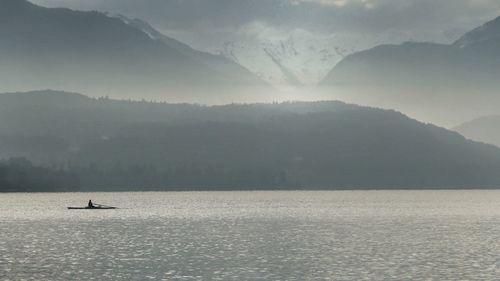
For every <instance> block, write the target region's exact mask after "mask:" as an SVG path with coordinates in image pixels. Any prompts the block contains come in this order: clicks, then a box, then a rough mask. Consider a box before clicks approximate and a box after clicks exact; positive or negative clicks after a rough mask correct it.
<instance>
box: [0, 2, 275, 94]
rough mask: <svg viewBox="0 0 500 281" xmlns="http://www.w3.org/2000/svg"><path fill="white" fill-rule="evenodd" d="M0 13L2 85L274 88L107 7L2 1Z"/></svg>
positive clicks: (156, 90) (119, 90)
mask: <svg viewBox="0 0 500 281" xmlns="http://www.w3.org/2000/svg"><path fill="white" fill-rule="evenodd" d="M0 16H1V22H2V24H1V25H0V55H1V56H2V58H3V61H2V64H1V65H0V82H1V85H2V87H1V88H2V89H3V90H4V91H5V90H11V91H17V90H23V89H33V88H35V89H38V88H64V89H70V90H74V91H82V90H84V91H85V92H87V93H90V94H93V95H94V96H102V95H106V94H108V95H112V96H120V97H127V96H128V95H132V94H135V93H137V92H140V93H141V94H142V95H143V96H144V97H148V98H156V99H160V100H161V99H169V100H175V101H182V100H191V101H195V100H197V101H199V102H203V101H206V102H208V100H209V99H210V98H212V100H216V98H220V100H224V98H226V99H227V98H229V97H230V96H231V97H232V98H233V99H234V100H238V98H241V97H239V96H237V95H236V94H235V92H236V91H237V90H238V89H241V91H243V92H244V91H245V90H247V91H252V92H254V95H255V96H256V97H261V98H262V99H264V98H265V96H264V93H263V92H264V91H266V90H270V87H269V86H268V85H267V84H266V83H265V82H263V81H262V80H260V79H259V78H258V77H256V76H255V75H253V74H252V73H250V72H249V71H247V70H245V69H244V68H243V67H240V66H238V65H236V64H234V63H233V62H230V61H228V60H225V59H224V58H220V57H216V56H213V55H210V54H206V53H202V52H198V51H195V50H192V49H190V48H189V47H188V46H185V45H183V44H182V43H180V42H178V41H175V40H173V39H170V38H167V37H165V36H162V37H161V38H153V37H151V34H150V33H146V32H144V30H143V29H139V28H137V26H136V25H133V24H132V23H126V22H125V21H124V20H123V19H119V18H114V17H110V16H108V15H106V14H103V13H99V12H80V11H73V10H69V9H60V8H43V7H40V6H36V5H33V4H31V3H29V2H27V1H24V0H16V1H13V0H0ZM214 94H217V96H214ZM242 99H243V98H242ZM215 102H216V101H215Z"/></svg>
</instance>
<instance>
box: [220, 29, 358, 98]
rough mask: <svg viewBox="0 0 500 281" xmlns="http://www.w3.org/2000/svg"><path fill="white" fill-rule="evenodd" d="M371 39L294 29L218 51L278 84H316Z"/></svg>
mask: <svg viewBox="0 0 500 281" xmlns="http://www.w3.org/2000/svg"><path fill="white" fill-rule="evenodd" d="M364 41H368V40H363V39H357V40H351V39H347V38H342V37H341V36H330V37H320V36H314V35H312V34H310V33H308V32H305V31H294V32H293V33H292V34H290V36H289V37H288V38H285V39H263V40H259V39H256V40H245V41H229V42H226V43H225V44H224V45H223V47H222V49H221V50H220V51H219V53H220V54H221V55H223V56H225V57H227V58H229V59H231V60H233V61H234V62H236V63H238V64H241V65H242V66H244V67H246V68H247V69H249V70H250V71H252V72H253V73H255V74H257V75H258V76H259V77H260V78H261V79H263V80H265V81H267V82H268V83H270V84H272V85H274V86H275V87H278V88H282V89H283V88H290V87H291V88H296V87H300V86H311V85H315V84H316V83H318V81H320V80H321V79H323V77H324V76H325V75H326V74H327V73H328V72H329V71H330V70H331V69H332V68H333V67H334V66H335V65H336V64H337V63H338V62H339V61H341V60H342V59H343V58H344V57H345V56H347V55H349V54H351V53H353V52H356V51H358V50H360V49H363V48H364V47H365V46H367V42H364Z"/></svg>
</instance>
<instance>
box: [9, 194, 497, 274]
mask: <svg viewBox="0 0 500 281" xmlns="http://www.w3.org/2000/svg"><path fill="white" fill-rule="evenodd" d="M88 199H92V200H93V201H95V202H97V203H103V204H109V205H114V206H118V207H123V208H124V209H118V210H106V211H104V210H93V211H89V210H71V211H70V210H66V206H82V205H85V204H86V202H87V201H88ZM499 279H500V191H353V192H350V191H339V192H186V193H51V194H0V280H499Z"/></svg>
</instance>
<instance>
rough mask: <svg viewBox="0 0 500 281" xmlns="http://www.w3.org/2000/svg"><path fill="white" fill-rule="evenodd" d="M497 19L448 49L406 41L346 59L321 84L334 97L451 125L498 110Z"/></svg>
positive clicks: (499, 48)
mask: <svg viewBox="0 0 500 281" xmlns="http://www.w3.org/2000/svg"><path fill="white" fill-rule="evenodd" d="M499 77H500V17H499V18H497V19H495V20H493V21H491V22H488V23H486V24H485V25H483V26H481V27H479V28H477V29H474V30H472V31H471V32H469V33H467V34H465V35H464V36H463V37H461V38H460V39H458V40H457V41H456V42H455V43H453V44H450V45H444V44H434V43H417V42H408V43H404V44H402V45H381V46H378V47H375V48H373V49H369V50H366V51H362V52H358V53H355V54H352V55H349V56H347V57H346V58H345V59H344V60H342V61H341V62H340V63H338V64H337V65H336V66H335V67H334V68H333V70H332V71H331V72H330V73H329V74H328V75H327V76H326V78H325V79H324V80H323V81H322V83H321V86H322V87H324V88H326V90H329V91H331V92H332V93H333V92H334V93H335V96H336V97H338V98H344V97H345V99H346V100H350V101H353V102H360V103H364V104H374V105H378V106H384V107H391V108H398V109H400V110H403V111H404V112H406V113H409V114H411V115H412V116H415V117H419V118H421V119H424V120H429V119H430V120H439V121H442V122H441V123H446V124H453V123H455V124H456V123H459V122H460V121H464V120H467V119H472V118H475V117H477V116H480V115H489V114H494V113H496V112H498V108H499V106H500V95H499V93H498V87H499V86H500V82H499Z"/></svg>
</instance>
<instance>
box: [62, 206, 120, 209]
mask: <svg viewBox="0 0 500 281" xmlns="http://www.w3.org/2000/svg"><path fill="white" fill-rule="evenodd" d="M113 209H118V208H116V207H108V206H94V207H68V210H113Z"/></svg>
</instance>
